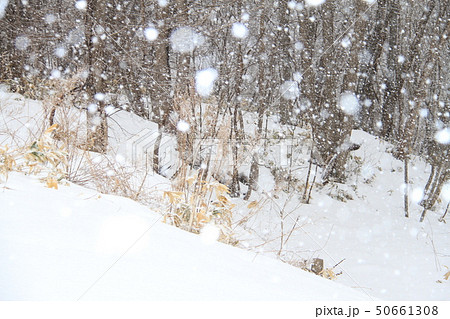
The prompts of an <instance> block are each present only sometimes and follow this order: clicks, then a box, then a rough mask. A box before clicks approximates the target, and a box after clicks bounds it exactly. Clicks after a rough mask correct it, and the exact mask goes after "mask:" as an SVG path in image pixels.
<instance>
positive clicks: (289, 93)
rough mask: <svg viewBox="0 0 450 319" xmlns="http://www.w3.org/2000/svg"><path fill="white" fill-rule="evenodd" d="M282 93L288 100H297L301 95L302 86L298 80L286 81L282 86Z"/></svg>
mask: <svg viewBox="0 0 450 319" xmlns="http://www.w3.org/2000/svg"><path fill="white" fill-rule="evenodd" d="M280 93H281V96H282V97H283V98H284V99H286V100H295V99H296V98H298V97H299V96H300V88H299V86H298V83H297V82H296V81H286V82H284V83H283V84H282V85H281V86H280Z"/></svg>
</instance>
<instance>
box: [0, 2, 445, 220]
mask: <svg viewBox="0 0 450 319" xmlns="http://www.w3.org/2000/svg"><path fill="white" fill-rule="evenodd" d="M315 2H323V4H321V5H320V6H315V5H313V4H314V3H315ZM6 3H7V6H6V7H5V9H4V12H0V17H1V16H3V17H2V18H1V19H0V57H1V60H0V82H2V83H7V84H8V85H9V87H10V88H11V90H13V91H15V92H18V93H21V94H24V95H25V96H28V97H31V98H34V99H42V98H44V97H45V96H46V95H48V94H52V93H51V92H50V93H49V91H48V90H47V89H46V88H47V87H48V83H49V82H51V81H53V82H54V81H57V80H58V79H62V78H74V77H77V83H76V85H75V86H74V87H73V88H72V89H71V91H70V92H67V94H71V95H73V96H76V100H77V101H79V105H90V106H91V107H89V111H88V108H87V107H86V110H87V111H86V112H87V114H88V116H87V121H88V123H87V125H88V127H89V128H91V129H90V130H88V131H89V132H90V134H89V136H88V145H89V148H90V149H91V150H93V151H97V152H105V151H106V149H107V143H108V139H107V137H108V126H107V122H108V114H107V112H105V102H104V100H103V99H102V98H99V96H102V95H104V94H112V95H116V96H126V97H127V101H128V103H126V105H121V106H122V107H124V108H125V107H126V108H127V110H128V111H131V112H133V113H135V114H137V115H138V116H140V117H143V118H145V119H149V120H151V121H153V122H156V123H157V124H158V130H159V136H160V137H161V136H162V134H163V133H165V134H166V133H167V134H174V135H176V137H177V141H178V143H179V145H183V147H184V150H185V152H184V153H183V154H184V155H183V161H184V162H185V163H187V164H189V165H195V161H196V159H195V156H196V155H195V154H196V153H195V152H194V150H193V147H194V140H195V139H215V138H224V137H226V138H227V141H228V143H229V144H230V149H231V152H232V157H231V158H232V160H233V163H232V165H231V167H232V168H233V169H232V174H231V175H232V176H231V177H232V180H231V184H230V190H231V194H232V195H234V196H237V195H239V194H240V189H239V174H238V166H239V158H240V154H239V152H242V151H243V148H241V147H239V146H240V145H242V144H244V143H245V142H246V140H247V139H248V133H249V132H248V129H247V128H246V127H245V122H244V121H243V115H242V113H243V112H254V114H255V116H256V117H257V119H256V123H257V130H256V132H252V136H256V137H257V138H260V139H262V138H264V129H265V126H264V123H265V119H266V118H267V117H268V116H274V115H275V116H278V117H279V119H280V123H282V124H289V125H294V126H303V127H308V128H310V129H311V134H312V138H313V141H314V144H313V147H314V152H311V154H314V155H313V156H314V157H315V158H314V159H311V160H314V162H315V163H318V164H319V165H321V166H322V167H323V169H324V171H326V173H327V174H326V176H325V178H326V179H327V180H330V181H335V182H341V183H345V180H346V162H347V158H348V156H349V153H350V152H351V151H352V149H354V148H357V147H358V146H357V145H352V144H351V143H350V142H349V138H350V134H351V132H352V130H353V129H361V130H364V131H366V132H368V133H371V134H374V135H376V136H379V137H380V138H382V139H384V140H386V141H389V142H391V143H392V144H393V145H394V146H395V147H394V150H393V154H394V156H395V157H396V158H398V159H400V160H402V161H403V162H404V163H405V181H406V182H407V181H408V178H407V172H408V159H409V157H410V156H411V155H420V156H422V157H423V158H425V159H426V161H427V162H428V163H429V164H430V165H431V167H432V170H431V174H430V176H429V180H428V183H427V185H426V187H425V197H424V199H423V200H422V202H421V206H423V214H422V219H423V217H424V216H425V214H426V211H427V210H428V209H430V208H431V207H432V206H433V205H434V203H435V202H436V200H437V198H438V196H439V193H440V190H441V188H442V185H444V184H445V182H446V181H448V180H449V176H450V175H449V172H450V164H449V162H450V154H449V144H448V142H444V143H442V142H440V141H439V139H437V138H436V135H437V134H438V133H439V132H440V131H443V130H444V131H445V132H447V134H448V126H449V117H450V116H449V83H450V81H449V80H450V70H449V63H450V55H449V41H448V35H449V8H450V4H449V1H448V0H426V1H410V0H400V1H397V0H378V1H375V0H371V1H369V0H366V1H363V0H344V1H336V0H327V1H288V0H279V1H275V0H274V1H268V0H263V1H254V0H236V1H230V0H217V1H203V0H199V1H193V0H158V1H156V0H155V1H144V0H123V1H117V0H87V1H72V0H47V1H33V0H29V1H25V0H10V1H6ZM180 39H181V40H180ZM208 68H212V69H214V70H215V71H216V72H217V75H218V76H217V80H216V82H215V86H214V89H213V91H212V92H211V94H205V96H202V94H199V92H198V90H196V88H195V77H196V74H198V71H200V70H205V69H208ZM205 100H207V101H208V102H209V103H210V104H213V105H214V110H207V109H203V107H202V104H201V102H202V101H205ZM343 101H345V103H344V102H343ZM343 105H344V106H343ZM92 106H94V107H92ZM118 106H119V105H118ZM208 112H209V113H210V114H209V118H213V121H209V122H208V121H206V120H205V119H207V118H208V117H206V114H207V113H208ZM180 119H181V120H183V121H186V122H187V123H188V124H189V126H190V130H189V131H188V132H184V131H179V130H177V129H176V123H177V122H178V120H180ZM219 119H220V121H219ZM49 120H50V119H49ZM223 121H227V125H226V126H225V127H226V131H225V132H224V129H223V127H222V126H223V125H222V126H221V125H218V123H223ZM49 124H50V122H49ZM160 142H161V138H160V139H159V141H157V144H158V143H160ZM258 156H259V154H258V152H254V153H253V154H251V157H252V165H251V167H250V171H249V172H248V183H249V184H250V187H249V191H248V192H251V189H252V185H253V184H254V183H256V181H257V180H258V174H259V173H258V171H259V168H258V167H259V166H258V161H259V159H258ZM294 156H295V154H294ZM152 165H153V169H154V170H155V171H156V172H158V171H159V170H160V166H161V165H160V162H159V149H158V147H155V149H154V154H153V158H152ZM180 174H182V172H180ZM247 195H249V194H248V193H247Z"/></svg>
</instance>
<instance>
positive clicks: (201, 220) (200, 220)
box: [197, 210, 211, 224]
mask: <svg viewBox="0 0 450 319" xmlns="http://www.w3.org/2000/svg"><path fill="white" fill-rule="evenodd" d="M210 220H211V217H209V216H207V215H206V214H205V212H204V210H202V211H200V212H198V213H197V224H206V223H208V222H209V221H210Z"/></svg>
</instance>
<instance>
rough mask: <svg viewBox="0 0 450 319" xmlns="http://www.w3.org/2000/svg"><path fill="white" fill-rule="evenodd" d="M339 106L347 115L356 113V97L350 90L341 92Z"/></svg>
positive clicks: (357, 110)
mask: <svg viewBox="0 0 450 319" xmlns="http://www.w3.org/2000/svg"><path fill="white" fill-rule="evenodd" d="M339 107H340V108H341V110H342V111H343V112H344V113H345V114H347V115H356V114H357V113H358V112H359V109H360V105H359V101H358V98H357V97H356V95H355V94H354V93H352V92H344V93H342V94H341V97H340V98H339Z"/></svg>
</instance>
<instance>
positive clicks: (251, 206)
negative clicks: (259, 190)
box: [247, 200, 258, 208]
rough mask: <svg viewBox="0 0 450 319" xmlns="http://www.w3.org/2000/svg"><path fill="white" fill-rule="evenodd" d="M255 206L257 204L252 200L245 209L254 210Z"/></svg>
mask: <svg viewBox="0 0 450 319" xmlns="http://www.w3.org/2000/svg"><path fill="white" fill-rule="evenodd" d="M256 206H258V202H257V201H256V200H254V201H253V202H251V203H249V204H248V205H247V208H254V207H256Z"/></svg>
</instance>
